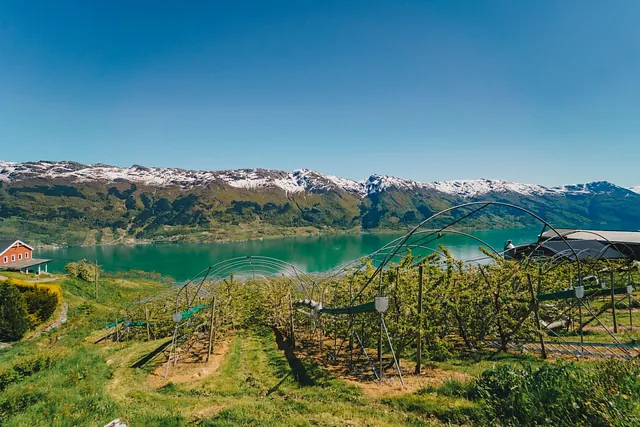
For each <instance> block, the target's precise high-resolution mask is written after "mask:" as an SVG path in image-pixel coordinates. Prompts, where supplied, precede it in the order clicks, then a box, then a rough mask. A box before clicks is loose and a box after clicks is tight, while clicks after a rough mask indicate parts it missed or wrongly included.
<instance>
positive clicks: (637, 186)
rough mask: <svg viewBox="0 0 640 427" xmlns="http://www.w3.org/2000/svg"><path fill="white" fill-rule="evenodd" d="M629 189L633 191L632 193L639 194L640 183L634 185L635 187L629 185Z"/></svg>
mask: <svg viewBox="0 0 640 427" xmlns="http://www.w3.org/2000/svg"><path fill="white" fill-rule="evenodd" d="M629 190H631V191H633V192H634V193H638V194H640V185H636V186H635V187H631V188H629Z"/></svg>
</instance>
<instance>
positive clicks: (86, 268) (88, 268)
mask: <svg viewBox="0 0 640 427" xmlns="http://www.w3.org/2000/svg"><path fill="white" fill-rule="evenodd" d="M96 268H98V267H96V266H95V265H94V264H91V263H90V262H87V260H86V259H83V260H82V261H79V262H70V263H68V264H67V265H65V266H64V270H65V271H66V272H67V274H68V275H69V276H70V277H73V278H77V279H81V280H84V281H85V282H93V281H94V280H95V279H96ZM97 273H100V269H99V268H98V271H97Z"/></svg>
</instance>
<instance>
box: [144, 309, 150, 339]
mask: <svg viewBox="0 0 640 427" xmlns="http://www.w3.org/2000/svg"><path fill="white" fill-rule="evenodd" d="M144 318H145V320H146V321H147V341H151V327H150V326H149V307H147V304H145V305H144Z"/></svg>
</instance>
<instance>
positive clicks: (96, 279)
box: [95, 260, 98, 302]
mask: <svg viewBox="0 0 640 427" xmlns="http://www.w3.org/2000/svg"><path fill="white" fill-rule="evenodd" d="M95 288H96V302H98V260H96V271H95Z"/></svg>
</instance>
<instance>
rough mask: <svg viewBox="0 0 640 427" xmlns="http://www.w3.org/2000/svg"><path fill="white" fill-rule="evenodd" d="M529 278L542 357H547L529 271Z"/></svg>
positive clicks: (536, 300)
mask: <svg viewBox="0 0 640 427" xmlns="http://www.w3.org/2000/svg"><path fill="white" fill-rule="evenodd" d="M527 279H528V280H529V294H530V295H531V304H532V305H533V314H534V315H535V319H536V328H537V329H538V337H539V338H540V353H541V354H542V358H543V359H546V358H547V350H546V349H545V347H544V337H543V336H542V328H541V327H540V315H539V313H538V299H537V298H536V295H535V293H534V292H533V282H532V281H531V274H529V273H527Z"/></svg>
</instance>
